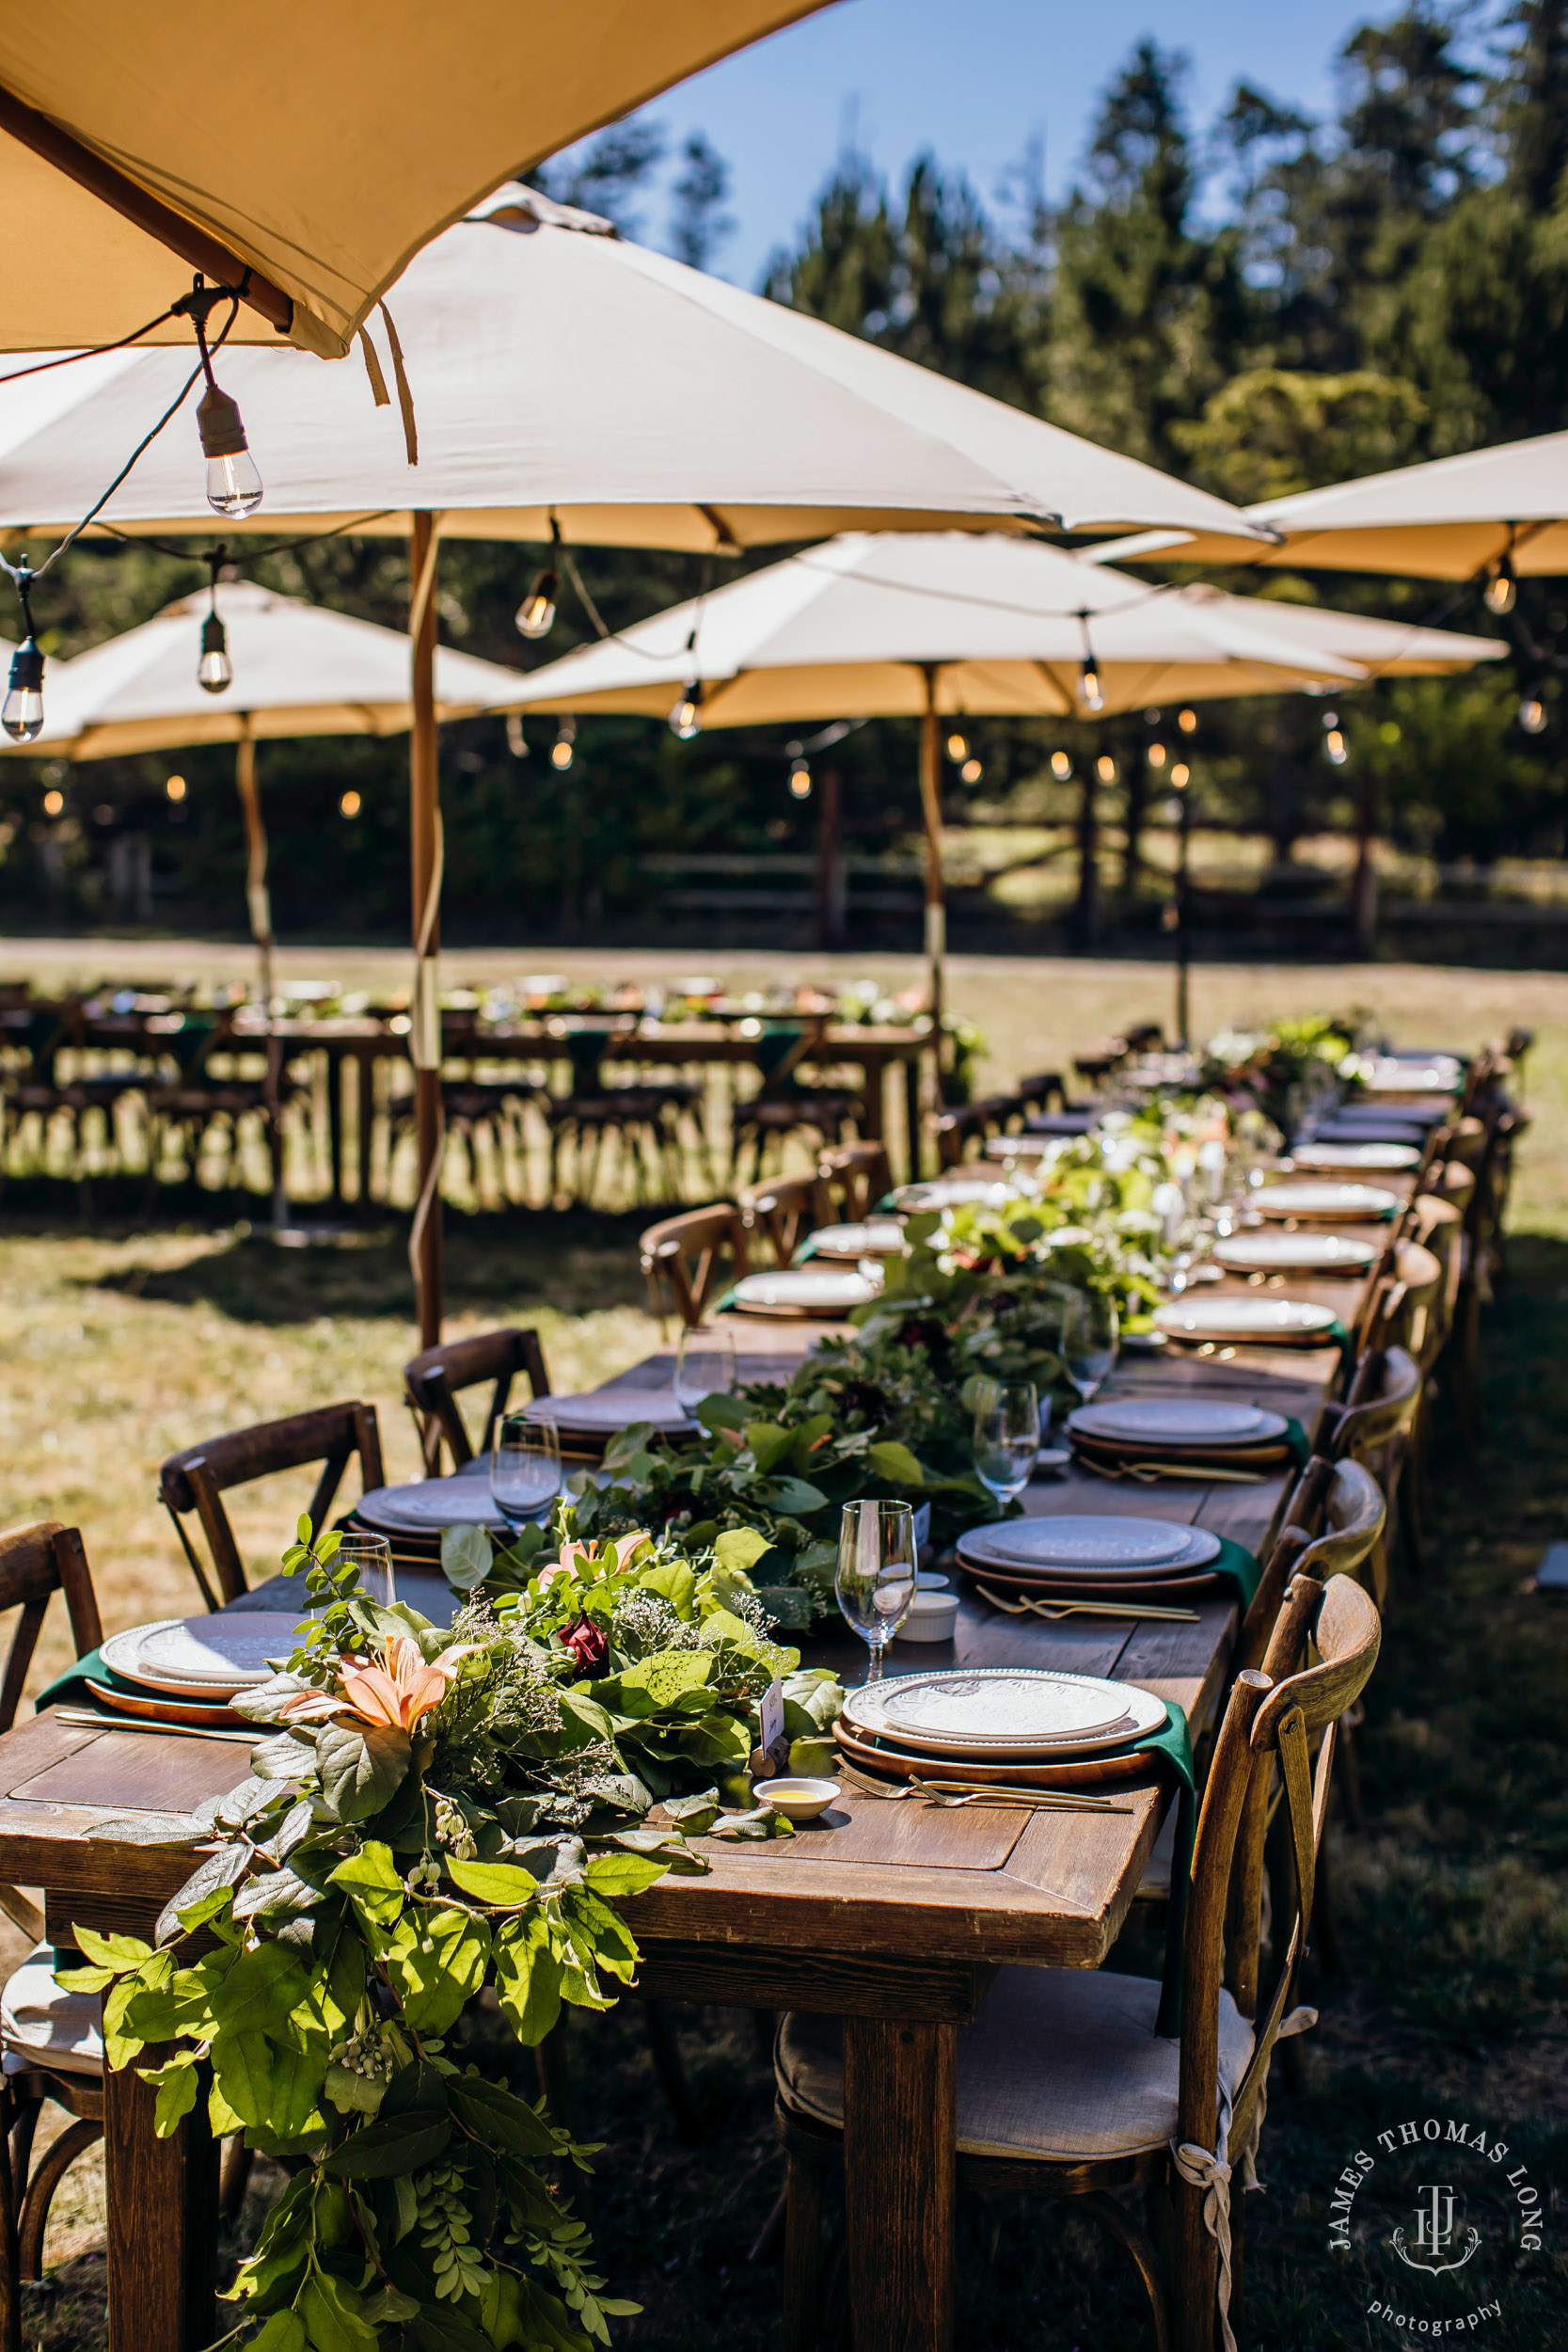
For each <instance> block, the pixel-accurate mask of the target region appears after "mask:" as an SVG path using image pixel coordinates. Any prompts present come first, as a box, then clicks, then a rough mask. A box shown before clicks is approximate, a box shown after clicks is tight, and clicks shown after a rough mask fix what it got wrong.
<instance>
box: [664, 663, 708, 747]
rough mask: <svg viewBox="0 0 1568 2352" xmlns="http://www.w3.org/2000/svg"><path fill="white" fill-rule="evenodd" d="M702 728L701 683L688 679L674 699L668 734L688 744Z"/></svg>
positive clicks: (698, 679)
mask: <svg viewBox="0 0 1568 2352" xmlns="http://www.w3.org/2000/svg"><path fill="white" fill-rule="evenodd" d="M702 728H703V681H702V679H701V678H700V677H689V678H688V679H687V681H686V684H685V685H684V686H683V687H682V688H681V691H680V692H679V694H678V695H677V696H676V698H675V702H674V705H673V708H672V710H671V712H670V732H671V734H672V735H675V736H678V737H679V738H680V740H681V741H682V742H683V743H689V742H690V740H691V739H692V737H693V736H694V735H700V734H701V733H702Z"/></svg>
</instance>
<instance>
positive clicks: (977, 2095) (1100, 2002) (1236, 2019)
mask: <svg viewBox="0 0 1568 2352" xmlns="http://www.w3.org/2000/svg"><path fill="white" fill-rule="evenodd" d="M1159 2006H1160V1987H1159V1984H1158V1983H1157V1982H1156V1981H1155V1979H1153V1978H1151V1977H1118V1976H1114V1975H1112V1973H1111V1972H1110V1970H1109V1969H1084V1968H1004V1969H1003V1971H1002V1973H1001V1975H1000V1976H999V1977H998V1978H997V1979H996V1982H995V1984H994V1985H993V1986H992V1988H991V1990H990V1994H988V1996H987V1999H986V2002H985V2006H984V2007H983V2009H982V2010H981V2011H980V2014H979V2017H978V2019H977V2020H976V2021H975V2023H974V2025H973V2026H959V2027H958V2153H959V2154H960V2155H968V2156H1011V2157H1019V2156H1024V2157H1027V2156H1037V2157H1049V2158H1055V2159H1059V2160H1061V2161H1063V2162H1069V2161H1071V2160H1072V2159H1074V2158H1082V2157H1088V2156H1129V2155H1136V2154H1138V2153H1141V2152H1143V2151H1144V2150H1147V2149H1150V2148H1163V2147H1164V2145H1165V2144H1166V2142H1167V2141H1169V2140H1172V2139H1174V2138H1175V2137H1176V2083H1177V2069H1178V2065H1179V2063H1180V2043H1179V2042H1173V2041H1163V2040H1161V2038H1160V2037H1159V2036H1158V2035H1157V2034H1156V2033H1155V2031H1154V2019H1155V2015H1156V2013H1157V2011H1158V2010H1159ZM1251 2055H1252V2027H1251V2026H1249V2025H1248V2024H1247V2023H1246V2021H1245V2019H1244V2018H1243V2017H1241V2016H1240V2015H1239V2014H1238V2013H1237V2010H1236V2005H1235V2003H1234V2002H1233V2001H1232V1999H1231V1997H1230V1995H1229V1994H1228V1993H1222V1994H1220V2099H1221V2106H1222V2109H1223V2118H1224V2122H1225V2125H1226V2127H1227V2128H1228V2121H1229V2114H1230V2106H1231V2101H1232V2099H1233V2098H1234V2096H1235V2091H1236V2087H1237V2085H1238V2084H1239V2082H1240V2081H1241V2079H1242V2075H1243V2072H1244V2071H1245V2067H1246V2062H1247V2059H1248V2058H1250V2057H1251ZM775 2067H776V2071H777V2074H778V2082H779V2089H780V2091H781V2093H782V2094H783V2097H784V2104H785V2106H789V2107H792V2108H794V2109H795V2110H796V2111H797V2112H798V2113H800V2114H803V2115H808V2116H811V2117H812V2118H814V2119H815V2121H816V2122H819V2123H827V2124H831V2125H833V2126H836V2127H838V2128H842V2126H843V2122H844V2058H843V2041H842V2031H841V2027H840V2023H839V2020H838V2019H837V2018H836V2017H808V2016H805V2015H803V2014H791V2015H790V2016H787V2017H786V2018H785V2019H784V2023H783V2025H782V2026H780V2029H779V2039H778V2047H777V2051H776V2055H775Z"/></svg>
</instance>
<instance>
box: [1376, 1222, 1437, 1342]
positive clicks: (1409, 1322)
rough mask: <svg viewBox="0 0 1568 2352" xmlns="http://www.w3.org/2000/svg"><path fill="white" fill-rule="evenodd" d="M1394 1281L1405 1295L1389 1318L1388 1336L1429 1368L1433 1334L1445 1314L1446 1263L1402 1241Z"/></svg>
mask: <svg viewBox="0 0 1568 2352" xmlns="http://www.w3.org/2000/svg"><path fill="white" fill-rule="evenodd" d="M1394 1279H1395V1281H1396V1283H1397V1284H1398V1286H1399V1288H1400V1290H1401V1292H1402V1297H1401V1299H1400V1302H1399V1306H1398V1309H1397V1311H1391V1312H1390V1313H1389V1314H1388V1315H1387V1316H1386V1319H1385V1324H1384V1330H1385V1333H1386V1338H1387V1339H1389V1340H1393V1341H1397V1343H1399V1345H1400V1346H1402V1347H1404V1348H1408V1350H1409V1352H1410V1354H1411V1355H1412V1356H1414V1358H1415V1359H1416V1361H1417V1362H1418V1364H1421V1365H1425V1364H1426V1363H1428V1362H1429V1361H1430V1360H1431V1352H1432V1339H1433V1330H1434V1328H1435V1327H1436V1324H1437V1318H1438V1317H1439V1316H1440V1314H1441V1312H1442V1296H1443V1266H1442V1262H1441V1260H1440V1259H1438V1258H1437V1257H1436V1256H1434V1255H1433V1251H1432V1250H1430V1249H1427V1248H1423V1247H1422V1245H1421V1244H1420V1243H1419V1242H1418V1241H1402V1242H1400V1243H1399V1244H1398V1245H1397V1246H1396V1248H1395V1250H1394Z"/></svg>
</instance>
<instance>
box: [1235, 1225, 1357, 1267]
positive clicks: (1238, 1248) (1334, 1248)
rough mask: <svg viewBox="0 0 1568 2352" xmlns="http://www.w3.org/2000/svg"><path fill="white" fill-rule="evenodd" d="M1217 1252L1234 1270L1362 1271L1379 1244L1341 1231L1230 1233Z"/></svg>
mask: <svg viewBox="0 0 1568 2352" xmlns="http://www.w3.org/2000/svg"><path fill="white" fill-rule="evenodd" d="M1214 1255H1215V1257H1216V1258H1217V1259H1218V1260H1219V1262H1220V1263H1221V1265H1223V1266H1228V1267H1229V1268H1230V1270H1231V1272H1232V1273H1233V1274H1362V1273H1365V1271H1366V1269H1367V1267H1368V1266H1370V1264H1371V1263H1372V1261H1373V1260H1374V1258H1375V1257H1376V1256H1377V1245H1376V1244H1375V1242H1370V1241H1350V1240H1347V1239H1346V1237H1345V1236H1344V1234H1342V1233H1231V1234H1229V1235H1227V1238H1226V1239H1225V1240H1224V1241H1217V1242H1216V1243H1215V1244H1214Z"/></svg>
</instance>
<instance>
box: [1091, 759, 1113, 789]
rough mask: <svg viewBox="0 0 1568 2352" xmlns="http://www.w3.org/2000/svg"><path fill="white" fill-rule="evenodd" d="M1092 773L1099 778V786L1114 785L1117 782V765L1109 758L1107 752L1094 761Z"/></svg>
mask: <svg viewBox="0 0 1568 2352" xmlns="http://www.w3.org/2000/svg"><path fill="white" fill-rule="evenodd" d="M1094 771H1095V774H1096V775H1097V776H1098V777H1099V778H1100V781H1101V784H1115V782H1116V780H1117V763H1116V761H1115V760H1114V759H1113V758H1112V757H1111V755H1110V753H1109V752H1101V755H1100V757H1099V758H1098V759H1097V760H1096V761H1095V764H1094Z"/></svg>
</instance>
